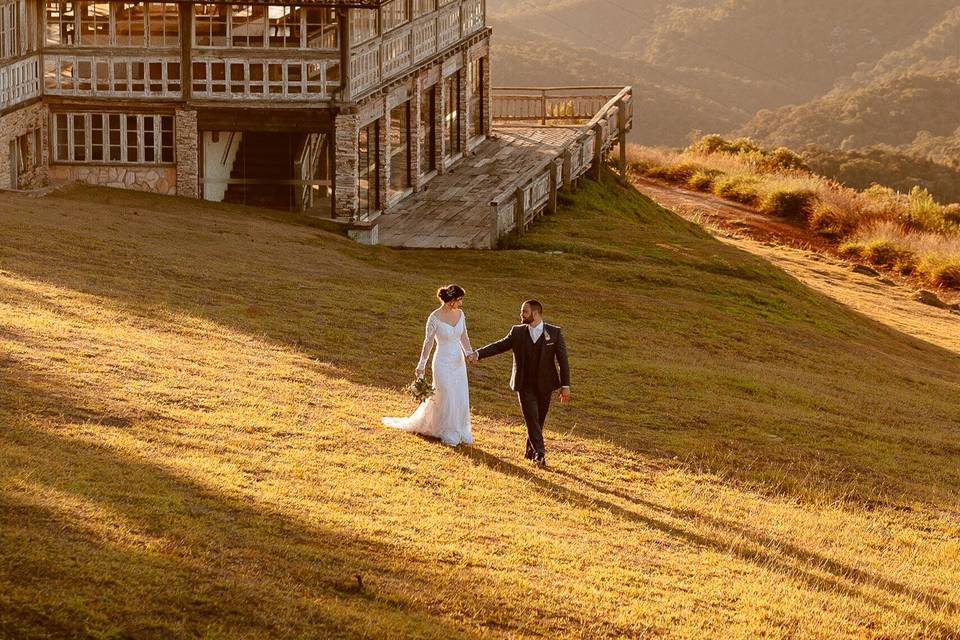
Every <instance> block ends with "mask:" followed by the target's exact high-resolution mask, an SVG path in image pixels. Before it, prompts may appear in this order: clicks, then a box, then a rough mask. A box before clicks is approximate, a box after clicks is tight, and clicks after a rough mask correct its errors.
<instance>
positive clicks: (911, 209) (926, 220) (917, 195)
mask: <svg viewBox="0 0 960 640" xmlns="http://www.w3.org/2000/svg"><path fill="white" fill-rule="evenodd" d="M903 217H904V218H905V219H904V222H906V223H908V224H909V225H910V226H911V227H914V228H916V229H920V230H922V231H940V230H942V229H943V226H944V224H943V207H941V206H940V205H939V204H938V203H937V201H936V200H934V199H933V196H932V195H930V192H929V191H927V190H926V189H924V188H923V187H914V188H913V189H911V190H910V200H909V206H908V208H907V211H906V215H905V216H903Z"/></svg>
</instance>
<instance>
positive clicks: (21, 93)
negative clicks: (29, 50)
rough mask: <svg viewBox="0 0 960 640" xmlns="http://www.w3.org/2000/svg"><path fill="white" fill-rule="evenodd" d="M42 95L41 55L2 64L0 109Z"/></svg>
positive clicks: (0, 71)
mask: <svg viewBox="0 0 960 640" xmlns="http://www.w3.org/2000/svg"><path fill="white" fill-rule="evenodd" d="M38 95H40V57H39V56H32V57H30V58H25V59H23V60H19V61H17V62H14V63H12V64H6V65H2V66H0V109H6V108H7V107H12V106H13V105H16V104H19V103H21V102H24V101H26V100H29V99H30V98H35V97H36V96H38Z"/></svg>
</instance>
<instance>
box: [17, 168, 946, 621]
mask: <svg viewBox="0 0 960 640" xmlns="http://www.w3.org/2000/svg"><path fill="white" fill-rule="evenodd" d="M546 252H550V253H546ZM556 252H561V253H556ZM448 281H457V282H459V283H460V284H462V285H464V286H465V287H466V289H467V292H468V293H467V306H466V314H467V318H468V322H469V326H470V332H471V336H472V339H473V341H474V343H475V345H476V344H479V343H483V342H485V341H487V340H491V339H494V338H498V337H500V336H501V335H502V334H503V333H504V332H505V331H506V330H507V328H508V327H509V325H510V324H511V323H512V322H513V319H514V317H515V315H516V311H517V308H518V306H519V302H520V301H521V300H522V299H523V298H525V297H528V296H531V295H536V296H538V297H540V298H541V299H542V300H543V301H544V302H545V305H546V310H547V313H546V315H547V318H548V319H549V320H553V321H555V322H558V323H559V324H561V325H563V327H564V329H565V332H566V334H567V336H568V341H569V343H570V349H571V355H572V367H573V372H574V402H573V404H572V405H570V406H564V407H559V406H558V407H556V408H555V409H554V410H553V413H552V414H551V418H550V421H549V423H548V432H549V433H548V455H549V457H550V462H551V468H550V469H547V470H540V469H536V468H532V467H529V466H526V465H524V464H523V462H522V460H521V459H520V457H521V455H520V454H521V450H522V448H521V445H522V426H521V424H520V421H519V419H518V415H517V410H516V408H515V406H514V405H515V399H513V398H511V396H510V394H509V393H508V392H506V391H505V389H504V386H505V381H506V377H507V373H508V370H509V365H510V363H509V359H507V358H501V359H499V360H494V361H491V362H490V363H489V364H486V363H485V364H483V365H482V366H481V367H479V368H477V369H472V370H471V380H472V400H473V410H474V414H475V416H476V418H475V423H474V431H475V435H476V438H477V444H476V446H474V447H472V448H458V449H455V450H451V449H448V448H445V447H442V446H439V445H436V444H434V443H432V442H429V441H425V440H422V439H419V438H417V437H413V436H408V435H405V434H402V433H397V432H393V431H388V430H386V429H384V428H381V427H380V426H378V421H379V417H380V416H381V415H384V414H393V415H396V414H403V413H405V412H409V411H411V410H412V407H411V406H410V403H409V401H408V400H407V399H406V398H405V397H404V396H403V395H402V394H401V393H400V392H399V391H398V389H399V388H400V387H401V386H402V385H403V384H405V383H406V382H408V380H409V378H410V376H411V372H412V369H413V367H414V364H415V359H416V354H417V352H418V349H419V344H420V336H419V335H418V334H419V332H420V330H421V329H420V328H421V326H422V323H423V319H424V318H425V316H426V315H427V313H428V312H429V311H430V309H431V308H432V307H433V303H432V300H431V295H432V291H434V290H435V287H436V286H437V285H438V284H442V283H445V282H448ZM0 348H2V351H0V381H2V385H0V422H2V423H3V425H4V428H3V429H2V430H0V637H17V638H42V637H95V638H107V637H138V638H140V637H143V638H154V637H156V638H170V637H205V638H224V637H230V638H237V637H241V638H268V637H269V638H277V637H291V638H292V637H305V636H337V637H358V638H359V637H371V636H373V637H387V638H390V637H395V638H401V637H402V638H409V637H432V638H453V637H480V636H483V637H503V638H507V637H511V638H516V637H530V638H533V637H545V636H546V637H556V636H561V635H562V636H565V637H583V638H603V637H611V638H613V637H625V636H629V637H654V636H656V637H664V636H667V637H677V638H690V637H715V636H718V635H720V634H722V635H723V636H724V637H729V638H748V637H756V636H757V635H759V634H760V633H761V630H762V631H763V633H764V635H765V636H766V637H771V638H787V637H823V636H824V635H825V634H826V633H827V632H829V634H830V635H831V636H832V637H850V638H875V637H880V636H884V637H925V638H937V637H940V638H948V637H955V636H956V634H958V633H960V614H958V605H957V603H958V602H960V587H958V586H957V585H958V584H960V573H958V572H960V569H958V566H960V563H958V560H960V545H958V544H957V538H958V535H960V525H958V520H957V518H958V504H957V500H956V496H957V495H958V491H960V471H958V465H957V464H956V462H957V456H958V455H960V450H958V448H957V444H956V443H957V436H958V426H957V425H960V407H958V405H957V403H956V401H955V398H956V397H957V394H958V392H960V355H958V354H957V353H954V352H951V351H948V350H945V349H941V348H937V347H935V346H932V345H930V344H928V343H925V342H923V341H921V340H917V339H915V338H911V337H909V336H906V335H904V334H901V333H898V332H896V331H894V330H891V329H889V328H887V327H885V326H883V325H880V324H878V323H875V322H872V321H869V320H867V319H866V318H864V317H863V316H861V315H859V314H856V313H854V312H852V311H850V310H848V309H847V308H845V307H842V306H840V305H838V304H836V303H834V302H832V301H831V300H829V299H827V298H825V297H823V296H821V295H819V294H816V293H814V292H812V291H811V290H809V289H807V288H805V287H804V286H802V285H801V284H800V283H799V282H797V281H796V280H794V279H792V278H791V277H789V276H787V275H785V274H784V273H783V272H781V271H779V270H778V269H775V268H773V267H772V266H770V265H769V264H767V263H765V262H762V261H760V260H758V259H756V258H753V257H751V256H749V255H747V254H745V253H742V252H740V251H738V250H736V249H734V248H731V247H729V246H726V245H723V244H721V243H719V242H717V241H715V240H714V239H712V238H711V237H710V236H708V235H707V234H706V233H705V232H703V231H702V230H701V229H700V228H699V227H696V226H694V225H692V224H690V223H687V222H685V221H683V220H681V219H679V218H677V217H675V216H674V215H672V214H671V213H669V212H667V211H665V210H663V209H660V208H659V207H656V206H655V205H653V204H652V203H651V202H650V201H649V200H647V199H646V198H644V197H642V196H640V195H638V194H636V193H635V192H633V191H628V190H624V189H620V188H617V187H615V186H614V185H613V184H612V183H609V184H606V185H605V186H604V187H599V186H597V185H595V184H588V185H587V187H586V188H585V189H583V190H582V191H581V192H579V193H578V194H576V195H575V196H573V197H572V198H570V199H568V200H567V201H566V202H565V203H564V206H563V207H562V210H561V212H560V213H559V214H558V215H556V216H553V217H551V218H548V219H546V220H545V221H543V222H542V223H541V224H539V225H538V226H537V228H536V229H535V230H534V231H533V233H531V234H529V235H528V236H526V237H525V238H524V239H523V240H522V241H521V242H520V243H519V244H518V246H516V247H515V248H513V249H510V250H505V251H500V252H456V253H453V252H440V251H392V250H388V249H384V248H370V247H363V246H359V245H355V244H352V243H350V242H348V241H346V240H344V239H342V238H339V237H335V236H332V235H329V234H325V233H323V232H319V231H317V230H316V229H312V228H309V227H306V226H302V225H300V224H297V223H296V222H295V221H293V220H289V219H286V218H285V217H284V216H278V215H276V214H269V213H266V212H262V211H257V210H253V209H244V208H239V207H229V206H225V205H211V204H203V203H197V202H193V201H188V200H182V199H174V198H165V197H161V196H151V195H143V194H135V193H127V192H118V191H112V190H107V189H90V188H81V187H74V188H71V189H68V190H66V191H63V192H59V193H55V194H53V195H50V196H48V197H46V198H43V199H31V198H26V197H22V196H15V195H10V194H0Z"/></svg>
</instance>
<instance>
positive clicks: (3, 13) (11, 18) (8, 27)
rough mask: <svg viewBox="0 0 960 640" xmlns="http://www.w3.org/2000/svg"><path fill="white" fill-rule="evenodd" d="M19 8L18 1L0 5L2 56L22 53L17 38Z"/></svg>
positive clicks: (0, 46) (0, 52) (0, 45)
mask: <svg viewBox="0 0 960 640" xmlns="http://www.w3.org/2000/svg"><path fill="white" fill-rule="evenodd" d="M18 8H19V7H18V4H17V3H16V2H10V3H8V4H4V5H2V6H0V57H3V58H10V57H13V56H16V55H19V53H20V47H19V44H18V40H17V34H18V33H19V29H17V19H18V14H19V13H20V12H19V11H18Z"/></svg>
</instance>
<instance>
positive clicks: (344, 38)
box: [336, 7, 351, 102]
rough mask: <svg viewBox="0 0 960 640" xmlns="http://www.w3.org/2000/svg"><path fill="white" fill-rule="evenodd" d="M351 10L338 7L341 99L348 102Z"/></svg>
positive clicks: (349, 96)
mask: <svg viewBox="0 0 960 640" xmlns="http://www.w3.org/2000/svg"><path fill="white" fill-rule="evenodd" d="M350 11H351V9H346V8H342V7H337V9H336V13H337V27H338V29H339V31H340V100H341V101H342V102H348V101H349V100H350V98H351V91H350Z"/></svg>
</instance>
